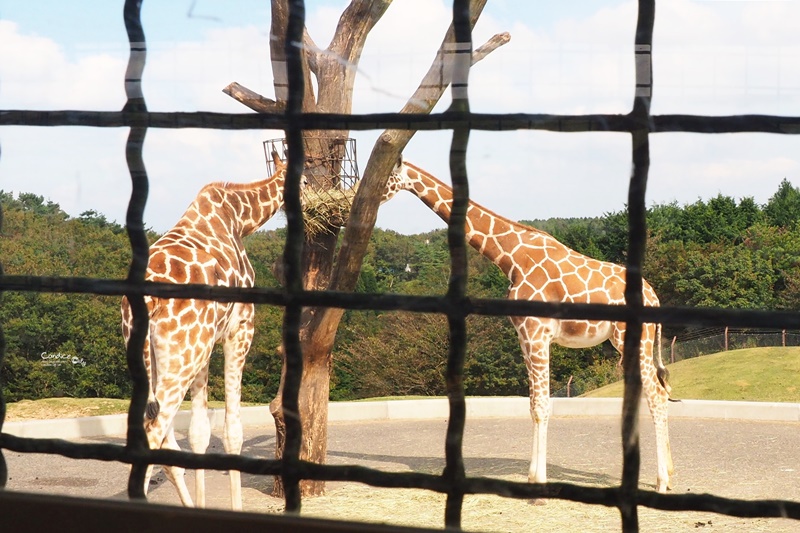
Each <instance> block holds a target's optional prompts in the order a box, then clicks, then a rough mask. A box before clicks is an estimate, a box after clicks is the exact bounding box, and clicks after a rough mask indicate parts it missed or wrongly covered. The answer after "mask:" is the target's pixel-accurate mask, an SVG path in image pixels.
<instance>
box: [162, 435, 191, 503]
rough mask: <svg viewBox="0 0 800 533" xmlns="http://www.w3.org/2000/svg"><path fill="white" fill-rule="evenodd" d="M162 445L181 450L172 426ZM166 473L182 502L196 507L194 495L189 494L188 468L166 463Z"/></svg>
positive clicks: (168, 448) (165, 447) (166, 447)
mask: <svg viewBox="0 0 800 533" xmlns="http://www.w3.org/2000/svg"><path fill="white" fill-rule="evenodd" d="M161 447H162V448H164V449H167V450H178V451H180V449H181V447H180V446H178V441H177V440H176V439H175V431H174V430H173V429H172V428H170V429H169V431H168V432H167V435H166V437H165V438H164V441H163V443H162V444H161ZM164 473H165V474H166V475H167V479H169V480H170V482H172V484H173V485H175V488H176V489H177V491H178V497H179V498H180V500H181V503H182V504H183V505H184V506H186V507H194V504H193V503H192V497H191V495H190V494H189V487H188V486H187V485H186V469H185V468H182V467H180V466H166V465H165V466H164Z"/></svg>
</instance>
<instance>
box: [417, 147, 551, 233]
mask: <svg viewBox="0 0 800 533" xmlns="http://www.w3.org/2000/svg"><path fill="white" fill-rule="evenodd" d="M403 163H404V164H406V165H408V166H409V167H411V168H412V169H414V170H415V171H417V172H422V173H423V174H426V175H428V176H430V177H431V178H433V179H435V180H437V181H440V182H441V180H439V179H438V178H436V177H435V176H434V175H433V174H431V173H430V172H428V171H427V170H425V169H423V168H421V167H419V166H417V165H415V164H414V163H411V162H410V161H406V160H403ZM441 183H444V182H441ZM445 185H446V186H447V187H450V186H449V185H447V184H446V183H445ZM450 188H451V189H452V187H450ZM470 201H471V202H472V203H473V204H474V205H476V206H478V207H480V208H481V209H482V210H484V211H486V212H487V213H489V214H491V215H492V216H494V217H497V218H500V219H503V220H505V221H507V222H508V223H509V224H510V225H511V226H514V227H515V228H518V229H520V230H524V231H530V232H533V233H536V234H538V235H542V236H545V237H550V238H551V239H555V237H553V236H552V235H550V234H549V233H547V232H546V231H543V230H540V229H538V228H534V227H533V226H528V225H527V224H522V223H521V222H517V221H516V220H511V219H509V218H506V217H504V216H501V215H499V214H497V213H495V212H494V211H492V210H491V209H488V208H487V207H485V206H483V205H482V204H479V203H478V202H476V201H474V200H472V199H470Z"/></svg>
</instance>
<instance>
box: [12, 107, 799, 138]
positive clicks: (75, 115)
mask: <svg viewBox="0 0 800 533" xmlns="http://www.w3.org/2000/svg"><path fill="white" fill-rule="evenodd" d="M291 121H292V124H293V125H295V126H297V127H300V128H301V129H312V130H326V129H331V130H353V131H364V130H375V129H396V130H418V131H432V130H448V129H454V128H457V127H469V128H470V129H472V130H483V131H512V130H544V131H553V132H559V133H567V132H590V131H595V132H632V131H634V130H636V129H639V128H640V127H641V125H638V124H636V123H635V122H634V119H633V118H632V117H631V116H630V115H619V114H590V115H548V114H540V113H505V114H503V113H498V114H488V113H472V112H470V113H465V112H453V111H450V112H444V113H431V114H429V115H427V114H426V115H421V114H411V113H409V114H398V113H374V114H363V115H339V114H332V113H331V114H328V113H308V114H303V115H301V116H298V117H295V118H292V119H291ZM0 126H42V127H51V126H82V127H86V126H89V127H96V128H121V127H135V126H140V127H145V126H146V127H148V128H165V129H180V128H199V129H203V128H210V129H220V130H261V129H275V130H280V129H282V130H285V129H286V128H288V127H289V119H288V118H287V117H286V115H283V114H270V113H213V112H207V111H198V112H189V113H172V112H158V111H150V112H125V111H73V110H63V111H26V110H14V109H8V110H0ZM647 128H648V130H649V131H650V132H651V133H667V132H673V133H674V132H682V133H778V134H787V135H797V134H800V117H789V116H780V115H730V116H701V115H679V114H675V115H651V116H650V121H649V123H648V124H647Z"/></svg>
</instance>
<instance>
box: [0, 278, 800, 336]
mask: <svg viewBox="0 0 800 533" xmlns="http://www.w3.org/2000/svg"><path fill="white" fill-rule="evenodd" d="M0 291H31V292H61V293H76V294H90V293H91V294H100V295H105V296H109V295H119V296H122V295H125V294H132V295H142V294H150V295H153V296H159V297H162V298H201V299H204V300H217V301H222V302H234V301H236V302H248V303H256V304H267V305H277V306H281V307H285V306H287V305H288V304H289V303H291V302H296V303H298V304H300V305H301V306H318V307H339V308H342V309H352V310H367V309H381V310H386V311H398V310H403V311H412V312H419V313H436V312H441V313H446V312H447V309H448V308H449V307H450V306H451V305H452V304H451V303H450V302H449V301H448V300H446V299H443V298H442V297H441V296H407V295H399V294H377V293H376V294H369V293H360V294H354V293H345V292H336V291H325V292H298V293H296V294H292V295H289V294H288V293H287V292H285V291H280V290H275V289H264V288H253V289H242V288H236V287H210V286H207V285H190V284H187V285H173V284H168V283H154V282H145V283H143V284H137V283H131V282H129V281H120V280H111V279H92V278H68V277H34V276H5V277H3V278H0ZM458 305H460V306H463V307H464V309H465V310H466V311H468V312H469V313H470V314H475V315H486V316H509V315H531V316H542V317H556V318H580V319H592V320H598V319H610V320H615V321H625V319H626V318H627V317H628V315H629V313H630V311H629V310H628V309H627V308H626V307H624V306H618V305H613V306H610V305H602V304H574V303H553V302H529V301H520V300H496V299H486V298H469V297H467V298H465V299H464V300H463V301H462V302H460V303H459V304H458ZM638 314H639V316H641V318H642V320H643V321H644V322H653V323H659V322H660V323H663V324H668V325H673V326H681V325H684V326H685V325H706V326H717V327H720V326H722V327H724V326H730V327H752V328H769V329H775V328H783V329H793V330H796V329H800V313H797V312H795V311H786V310H784V311H765V310H757V309H716V308H702V307H670V306H663V307H647V306H645V307H644V308H642V309H641V310H639V311H638Z"/></svg>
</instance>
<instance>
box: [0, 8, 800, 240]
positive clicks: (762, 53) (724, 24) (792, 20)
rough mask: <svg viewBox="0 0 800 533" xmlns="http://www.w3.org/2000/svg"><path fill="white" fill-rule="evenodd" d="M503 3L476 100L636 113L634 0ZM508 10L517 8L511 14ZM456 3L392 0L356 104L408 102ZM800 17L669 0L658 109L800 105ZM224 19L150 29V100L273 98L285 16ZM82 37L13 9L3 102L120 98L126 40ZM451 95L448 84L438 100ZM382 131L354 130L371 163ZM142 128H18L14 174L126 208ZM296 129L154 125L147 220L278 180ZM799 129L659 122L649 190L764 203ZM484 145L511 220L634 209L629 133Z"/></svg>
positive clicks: (476, 176) (790, 172)
mask: <svg viewBox="0 0 800 533" xmlns="http://www.w3.org/2000/svg"><path fill="white" fill-rule="evenodd" d="M339 4H340V5H339V6H337V7H336V8H331V7H326V8H319V9H312V10H310V11H309V19H308V26H309V31H310V33H311V35H312V37H313V38H314V39H315V41H316V43H317V45H319V46H321V47H326V46H327V45H328V41H329V40H330V36H331V35H332V34H333V31H334V29H335V26H336V23H337V21H338V18H339V15H340V14H341V11H342V9H344V7H345V6H346V5H347V3H346V2H344V1H342V2H340V3H339ZM581 5H586V4H585V3H582V4H581ZM490 8H491V5H490V6H489V7H488V8H487V10H486V11H485V12H484V14H483V16H482V18H481V20H480V22H479V23H478V25H477V27H476V31H475V44H476V45H479V44H482V43H483V42H484V41H485V40H486V39H487V38H488V37H489V36H491V35H492V34H494V33H497V32H500V31H506V30H508V31H509V32H510V33H511V42H510V43H509V44H507V45H505V46H503V47H501V48H499V49H498V50H496V51H495V52H494V53H492V54H491V55H490V56H488V57H487V58H486V59H484V60H483V61H482V62H481V63H479V64H478V65H476V66H475V67H474V69H473V71H472V73H471V77H470V96H471V98H472V109H473V110H475V111H479V112H532V113H567V114H578V113H606V112H609V113H625V112H627V111H628V110H629V108H630V105H631V103H632V97H633V80H634V71H633V65H634V64H633V57H632V55H633V54H632V49H633V47H632V44H633V32H634V28H635V18H636V12H635V3H634V2H632V1H630V0H626V1H624V2H619V3H617V4H613V5H610V6H607V7H604V8H602V9H599V10H597V11H595V12H581V11H576V12H574V13H570V14H569V16H568V18H566V19H562V20H561V21H559V22H557V23H555V24H552V25H549V26H548V25H544V24H540V23H538V19H534V18H533V17H535V16H536V14H535V13H533V12H532V10H529V9H526V8H520V7H519V6H517V5H516V4H515V7H514V9H509V8H507V9H506V10H505V11H502V10H501V11H495V12H492V11H490ZM503 13H506V14H507V15H506V16H509V19H508V20H503V19H501V18H497V17H499V16H501V15H503ZM450 14H451V13H450V3H449V2H445V1H444V0H405V1H403V2H395V3H393V4H392V6H391V7H390V8H389V10H388V11H387V13H386V15H385V16H384V19H383V20H381V21H380V23H379V24H378V25H377V26H376V28H375V29H374V30H373V32H372V33H371V34H370V36H369V38H368V39H367V42H366V46H365V49H364V55H363V57H362V61H361V64H360V71H361V74H359V76H358V77H357V81H356V88H355V91H356V93H355V106H354V111H355V112H357V113H362V112H375V111H396V110H398V109H399V108H400V107H401V106H402V105H403V104H404V103H405V102H406V100H407V98H408V97H409V96H410V95H411V94H412V92H413V91H414V90H415V89H416V88H417V85H418V83H419V81H420V80H421V77H422V75H423V74H424V72H425V71H426V70H427V69H428V67H429V65H430V63H431V61H432V59H433V57H434V54H435V52H436V50H437V49H438V47H439V44H440V42H441V39H442V36H443V35H444V32H445V30H446V28H447V26H448V24H449V20H450ZM508 14H513V18H510V15H508ZM493 15H495V16H493ZM798 18H800V2H700V1H691V0H671V1H670V2H668V3H663V4H659V6H658V11H657V14H656V31H655V42H654V48H653V68H654V79H655V88H654V99H653V108H652V110H653V112H654V113H657V114H661V113H697V114H729V113H774V114H783V115H792V116H797V115H800V43H798V40H797V39H796V37H795V35H796V28H795V26H796V20H798ZM209 28H211V29H209V30H207V31H205V32H204V33H203V32H198V31H195V32H194V33H193V34H192V35H193V37H192V38H191V39H181V37H180V35H179V34H174V33H170V32H171V31H172V28H170V25H169V24H160V25H156V26H155V27H154V28H152V29H150V30H148V42H149V43H150V44H149V51H148V59H147V65H146V68H145V78H144V90H145V95H146V97H147V101H148V105H149V107H150V109H151V110H159V111H168V110H176V111H194V110H210V111H222V112H247V111H248V110H247V109H246V108H245V107H244V106H242V105H241V104H239V103H237V102H235V101H234V100H232V99H231V98H229V97H228V96H226V95H224V94H223V93H222V92H221V90H222V88H223V87H224V86H226V85H227V84H228V83H230V82H232V81H238V82H240V83H242V84H243V85H245V86H247V87H249V88H251V89H253V90H256V91H258V92H260V93H261V94H264V95H265V96H270V95H272V94H273V93H272V72H271V66H270V63H269V55H268V50H269V41H268V39H269V35H268V34H267V32H268V27H266V26H263V25H256V24H255V23H254V24H250V25H246V26H217V27H215V26H213V25H212V24H209ZM409 28H413V31H411V30H409ZM160 32H163V33H160ZM87 39H91V36H87ZM82 46H83V47H82V48H80V49H78V50H77V53H76V49H75V45H74V43H73V44H72V45H68V44H65V43H59V42H56V41H55V40H54V39H52V38H48V37H45V36H41V35H35V34H33V33H30V32H27V33H23V32H22V31H21V30H20V29H19V28H18V27H17V26H16V25H15V24H14V23H13V22H11V21H0V82H1V83H2V85H0V107H3V108H30V109H64V108H73V109H118V108H120V107H121V106H122V104H123V103H124V87H123V83H122V79H123V77H124V70H125V65H126V63H127V48H126V47H124V46H122V45H114V46H111V45H109V44H107V43H106V44H105V45H103V46H99V45H98V46H97V47H96V48H92V47H91V46H88V45H82ZM20 51H24V53H20ZM449 98H450V96H449V94H446V95H445V96H444V97H443V99H442V104H441V105H440V107H439V109H441V108H442V107H443V106H446V105H447V103H448V102H449ZM378 133H379V132H378V131H369V132H354V133H353V136H354V137H356V138H357V139H358V142H359V146H358V152H359V154H360V163H361V165H362V168H363V165H364V164H365V163H366V158H367V157H368V155H369V152H370V149H371V147H372V143H373V142H374V139H375V137H376V135H377V134H378ZM126 134H127V132H126V131H125V130H122V129H119V130H116V129H113V130H89V129H79V128H3V129H2V130H0V142H2V148H3V158H2V160H0V187H2V188H3V189H4V190H14V191H26V192H34V193H37V194H42V195H44V196H46V197H48V198H50V199H52V200H53V201H56V202H58V203H60V204H61V205H62V206H63V207H64V208H65V209H66V210H67V211H68V212H69V213H70V214H72V215H77V214H78V213H80V212H81V211H83V210H86V209H95V210H98V211H101V212H104V213H105V214H106V215H107V216H108V217H109V218H110V219H116V220H118V221H122V220H123V217H124V210H125V206H126V204H127V197H126V195H127V193H128V192H129V187H130V179H129V177H128V175H127V169H126V167H125V160H124V141H125V136H126ZM282 136H283V134H282V132H258V131H251V132H225V131H205V130H150V131H149V132H148V136H147V140H146V143H145V162H146V165H147V170H148V173H149V175H150V177H151V197H150V200H149V201H148V207H147V211H146V223H147V224H149V225H152V226H153V227H155V228H156V229H158V230H165V229H167V228H168V227H169V226H171V225H172V224H173V223H174V221H175V220H176V219H177V217H178V216H180V213H181V212H182V211H183V209H184V208H185V206H186V205H187V204H188V203H189V202H190V201H191V199H192V198H193V196H194V194H195V193H196V191H197V190H198V189H199V188H200V187H201V186H202V185H203V184H204V183H207V182H209V181H215V180H230V181H251V180H255V179H260V178H262V177H263V176H265V175H266V169H265V162H264V155H263V152H262V146H261V142H262V141H263V140H265V139H267V138H275V137H282ZM797 142H798V139H797V138H796V137H795V136H785V137H779V136H774V135H736V136H731V135H716V136H712V135H705V136H702V135H691V134H657V135H653V136H652V137H651V146H652V150H653V153H652V168H651V174H650V182H649V187H648V201H649V202H668V201H672V200H677V201H679V202H693V201H695V200H696V199H697V198H698V197H703V198H708V197H710V196H714V195H716V194H717V193H720V192H721V193H723V194H728V195H732V196H735V197H742V196H753V197H755V198H756V200H757V201H759V202H764V201H766V199H767V198H768V197H769V196H770V195H771V194H773V193H774V191H775V190H776V188H777V185H778V184H779V183H780V180H782V179H784V178H787V179H789V180H790V181H792V182H793V183H795V184H798V185H800V164H799V163H798V158H797V156H796V154H797V153H798V150H797ZM449 143H450V133H449V132H447V131H444V132H420V133H418V134H417V135H416V136H415V138H414V139H413V140H412V142H411V143H410V144H409V146H408V148H407V149H406V154H405V155H406V157H407V158H408V159H409V160H412V161H414V162H415V163H417V164H419V165H420V166H422V167H423V168H426V169H428V170H430V171H431V172H433V173H434V174H435V175H437V176H438V177H440V178H441V179H443V180H445V181H449V170H448V156H447V152H448V150H449ZM469 154H470V155H469V160H468V170H469V173H470V178H471V180H472V182H471V192H472V194H473V197H474V198H475V200H476V201H478V202H480V203H482V204H484V205H485V206H486V207H488V208H490V209H492V210H494V211H496V212H498V213H500V214H503V215H506V216H508V217H509V218H515V219H519V218H526V219H533V218H546V217H550V216H596V215H600V214H602V213H604V212H608V211H615V210H619V209H621V208H622V207H623V205H624V203H625V201H626V198H627V185H628V180H629V177H630V176H629V174H630V140H629V137H628V136H627V135H624V134H599V133H586V134H572V133H570V134H566V133H564V134H556V133H545V132H525V131H520V132H504V133H492V132H473V134H472V136H471V140H470V146H469ZM272 224H273V226H274V225H281V224H282V222H281V221H273V223H272ZM379 225H381V226H382V227H390V228H392V229H396V230H398V231H402V232H419V231H424V230H427V229H431V228H434V227H443V225H442V223H441V222H440V221H439V220H438V219H437V218H436V216H435V215H433V214H431V213H429V212H427V211H425V208H424V206H422V204H421V202H419V200H417V199H415V198H413V197H411V195H401V196H400V197H399V198H397V199H395V200H393V201H392V203H391V204H390V205H387V206H384V207H383V208H382V209H381V212H380V217H379Z"/></svg>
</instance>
